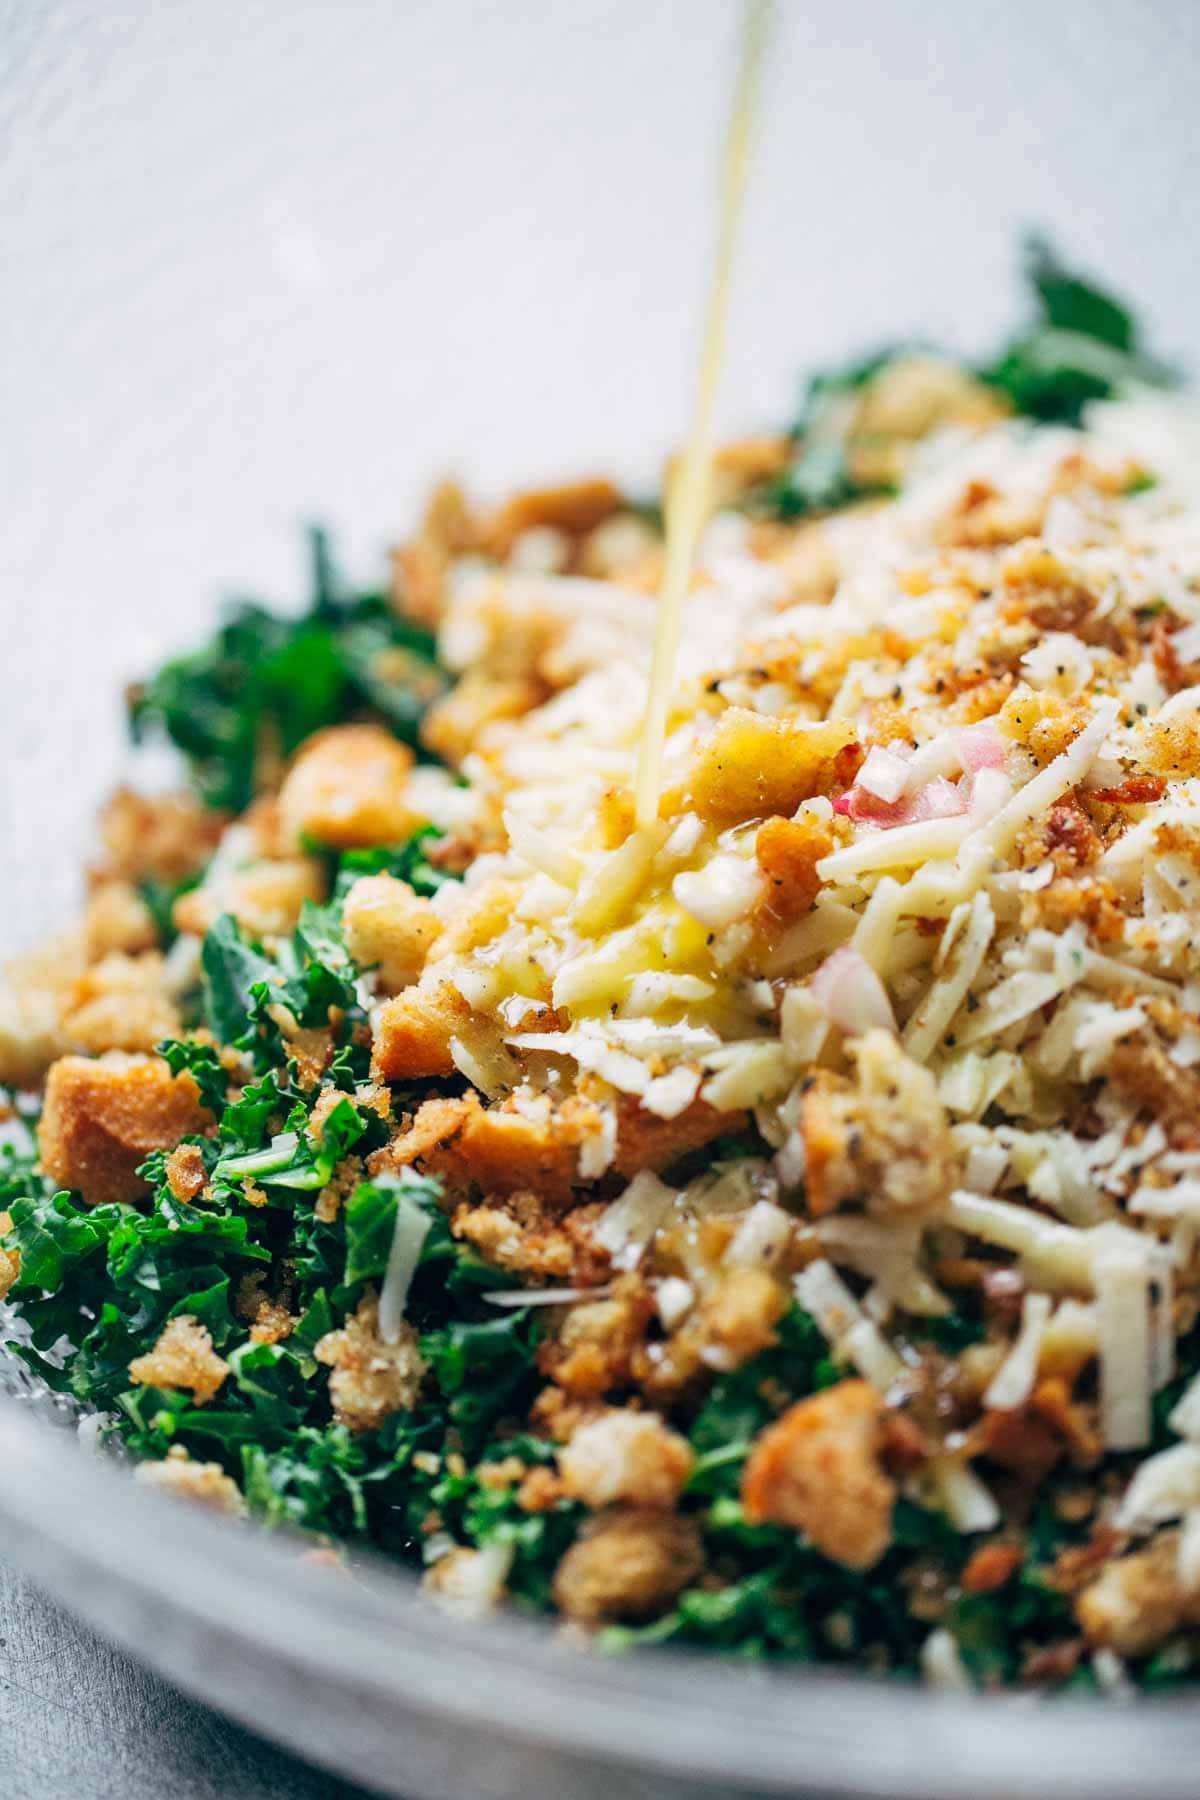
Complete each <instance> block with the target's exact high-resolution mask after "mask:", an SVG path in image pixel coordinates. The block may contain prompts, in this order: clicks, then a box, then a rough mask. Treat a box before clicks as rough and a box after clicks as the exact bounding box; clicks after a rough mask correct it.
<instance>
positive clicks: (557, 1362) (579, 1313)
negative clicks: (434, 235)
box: [538, 1275, 654, 1400]
mask: <svg viewBox="0 0 1200 1800" xmlns="http://www.w3.org/2000/svg"><path fill="white" fill-rule="evenodd" d="M653 1312H654V1301H653V1298H652V1297H651V1295H650V1292H649V1289H648V1288H647V1287H646V1285H645V1283H644V1282H643V1281H641V1280H640V1279H639V1277H638V1276H636V1275H624V1276H622V1277H621V1279H620V1280H619V1281H618V1282H617V1284H616V1286H615V1288H614V1289H613V1292H612V1294H611V1295H610V1296H609V1298H608V1299H607V1300H588V1301H584V1302H583V1303H582V1304H580V1305H578V1306H572V1307H570V1308H569V1309H567V1310H565V1312H564V1316H563V1320H562V1323H561V1325H560V1326H559V1328H558V1332H557V1335H556V1336H554V1337H552V1338H547V1339H546V1340H545V1341H544V1342H543V1343H542V1344H541V1346H540V1348H539V1350H538V1368H539V1369H540V1370H541V1372H542V1374H543V1375H548V1376H549V1377H550V1379H551V1380H552V1381H554V1382H555V1383H557V1385H558V1386H559V1387H561V1388H565V1389H566V1390H567V1392H568V1393H569V1394H575V1395H577V1396H578V1397H579V1398H581V1399H585V1400H595V1399H599V1398H600V1397H601V1395H603V1394H607V1393H610V1392H611V1391H612V1390H613V1389H614V1388H620V1387H627V1386H628V1385H629V1384H630V1383H631V1381H632V1379H633V1362H634V1357H635V1355H636V1353H637V1351H638V1350H639V1348H640V1346H641V1344H642V1340H643V1338H644V1337H645V1334H646V1326H647V1325H648V1324H649V1322H650V1318H651V1316H652V1314H653Z"/></svg>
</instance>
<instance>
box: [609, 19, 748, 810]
mask: <svg viewBox="0 0 1200 1800" xmlns="http://www.w3.org/2000/svg"><path fill="white" fill-rule="evenodd" d="M770 15H771V0H747V3H746V7H745V13H744V17H743V21H742V51H741V61H740V66H739V69H738V77H737V85H736V87H735V89H734V96H733V108H732V111H731V114H730V119H729V127H728V132H727V135H726V139H725V152H724V157H723V161H722V171H721V195H720V210H719V218H718V228H717V246H716V256H715V260H714V264H713V272H712V279H711V282H710V285H709V292H708V307H707V313H706V316H705V322H704V340H703V347H702V350H701V355H700V367H699V375H698V380H697V385H696V401H695V408H694V411H693V415H692V426H691V431H690V433H689V436H688V440H687V444H686V447H685V449H684V452H683V457H682V460H681V462H680V464H679V466H678V471H677V474H676V476H675V478H674V479H673V480H672V481H671V483H670V491H669V493H668V495H667V501H666V515H667V516H666V554H665V560H664V565H663V577H662V584H661V587H660V589H659V598H658V608H657V617H656V623H655V633H654V657H653V661H652V663H651V665H650V689H649V695H648V698H647V702H646V712H645V717H644V720H643V723H642V736H641V743H640V745H639V749H638V762H637V782H636V788H635V799H636V809H637V823H638V825H639V826H641V827H644V826H647V825H650V824H652V823H653V822H654V820H655V819H656V818H657V817H658V805H659V796H660V791H661V787H662V759H663V745H664V742H665V740H666V733H667V719H668V715H669V711H670V699H671V685H672V679H673V676H674V673H675V659H676V656H677V654H678V650H679V639H680V635H681V633H682V629H683V615H684V609H685V606H686V603H687V595H688V588H689V586H690V584H691V578H692V570H693V568H694V566H695V561H696V549H697V545H698V544H699V541H700V535H701V533H702V531H703V530H704V526H705V523H706V520H707V517H708V511H709V500H710V492H711V487H712V462H713V431H714V413H715V408H716V397H717V385H718V381H719V379H720V374H721V364H722V362H723V360H724V354H725V335H726V322H727V318H728V312H729V289H730V283H731V277H732V273H733V261H734V250H735V247H736V241H737V231H738V224H739V221H740V218H741V213H742V201H743V198H744V195H745V191H746V176H747V172H748V169H749V164H750V145H751V138H752V135H753V126H754V116H755V109H756V105H757V100H758V90H759V85H760V77H761V72H762V64H763V57H764V52H765V48H766V41H767V35H768V30H769V26H770Z"/></svg>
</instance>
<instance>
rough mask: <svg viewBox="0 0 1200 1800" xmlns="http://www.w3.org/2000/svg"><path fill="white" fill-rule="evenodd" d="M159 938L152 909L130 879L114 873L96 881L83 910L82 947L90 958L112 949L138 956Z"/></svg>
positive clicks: (96, 960) (91, 960)
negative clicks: (108, 878) (140, 951)
mask: <svg viewBox="0 0 1200 1800" xmlns="http://www.w3.org/2000/svg"><path fill="white" fill-rule="evenodd" d="M157 942H158V931H157V929H156V927H155V924H154V920H153V919H152V918H151V916H150V909H149V907H148V906H147V905H146V902H145V901H144V900H143V899H142V897H141V895H140V894H139V893H138V891H137V889H136V888H135V887H134V885H133V883H132V882H131V881H123V880H121V879H120V878H119V877H114V878H112V879H110V880H104V881H100V882H98V883H97V884H96V886H95V887H94V888H93V889H92V891H91V893H90V894H89V895H88V902H87V906H86V907H85V909H84V914H83V948H84V955H85V956H86V957H87V960H88V961H89V962H98V961H99V960H100V958H101V957H102V956H107V955H108V954H109V953H110V952H111V951H113V950H120V951H123V952H124V953H125V954H126V955H127V956H136V954H137V953H138V951H139V950H153V948H154V946H155V945H156V944H157Z"/></svg>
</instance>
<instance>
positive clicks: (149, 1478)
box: [133, 1444, 246, 1518]
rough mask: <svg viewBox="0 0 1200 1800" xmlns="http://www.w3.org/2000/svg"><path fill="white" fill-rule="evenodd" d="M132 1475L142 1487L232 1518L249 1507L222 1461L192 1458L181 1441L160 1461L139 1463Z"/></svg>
mask: <svg viewBox="0 0 1200 1800" xmlns="http://www.w3.org/2000/svg"><path fill="white" fill-rule="evenodd" d="M133 1478H134V1480H135V1481H140V1482H141V1483H142V1485H143V1487H150V1488H157V1489H158V1491H159V1493H161V1494H170V1495H172V1496H173V1497H174V1498H176V1499H179V1500H191V1501H193V1502H194V1503H195V1504H197V1505H200V1506H206V1507H208V1508H209V1509H210V1510H211V1511H212V1512H219V1513H228V1514H229V1515H230V1516H231V1517H232V1518H240V1517H241V1516H242V1514H243V1513H244V1512H245V1510H246V1502H245V1501H244V1500H243V1499H242V1495H241V1490H240V1489H239V1487H238V1485H237V1482H236V1481H234V1480H233V1479H232V1478H231V1477H230V1476H228V1475H227V1474H226V1473H225V1471H224V1469H223V1468H222V1467H221V1465H220V1463H215V1462H206V1463H201V1462H193V1461H192V1459H191V1457H190V1456H189V1455H188V1453H187V1451H186V1450H185V1449H184V1447H183V1445H182V1444H172V1445H171V1448H170V1449H169V1450H168V1451H167V1454H166V1456H165V1457H164V1458H163V1459H162V1461H161V1462H144V1463H139V1464H138V1466H137V1468H136V1469H135V1470H134V1471H133Z"/></svg>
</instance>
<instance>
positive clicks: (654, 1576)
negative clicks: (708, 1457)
mask: <svg viewBox="0 0 1200 1800" xmlns="http://www.w3.org/2000/svg"><path fill="white" fill-rule="evenodd" d="M703 1562H704V1555H703V1551H702V1549H701V1545H700V1531H699V1528H698V1526H697V1525H696V1523H695V1521H694V1520H693V1519H685V1518H680V1517H679V1515H678V1514H676V1513H668V1512H659V1511H656V1510H654V1509H651V1508H639V1507H635V1506H618V1507H614V1508H613V1510H612V1511H611V1512H605V1513H601V1514H599V1515H598V1517H596V1518H594V1519H592V1520H590V1521H589V1522H588V1524H587V1525H585V1526H584V1528H583V1530H582V1532H581V1533H580V1534H579V1536H578V1537H577V1538H576V1540H575V1542H574V1543H573V1544H572V1546H571V1548H570V1549H569V1550H568V1551H567V1554H566V1555H565V1556H564V1557H563V1559H562V1561H561V1562H560V1563H559V1565H558V1568H557V1570H556V1571H555V1576H554V1598H555V1601H556V1602H557V1604H558V1606H559V1608H560V1610H561V1611H562V1612H563V1613H565V1614H566V1616H567V1618H568V1619H576V1620H578V1621H579V1623H580V1624H584V1625H598V1624H600V1623H601V1622H602V1621H604V1620H606V1619H648V1618H653V1616H654V1615H655V1613H660V1612H664V1611H665V1610H666V1608H667V1607H668V1606H669V1605H670V1604H671V1602H672V1601H673V1600H674V1599H676V1597H677V1596H678V1595H679V1594H681V1593H682V1591H683V1589H684V1588H685V1587H687V1585H688V1583H689V1582H690V1581H692V1580H694V1579H695V1577H696V1576H697V1575H698V1574H699V1573H700V1570H701V1568H702V1566H703Z"/></svg>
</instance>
